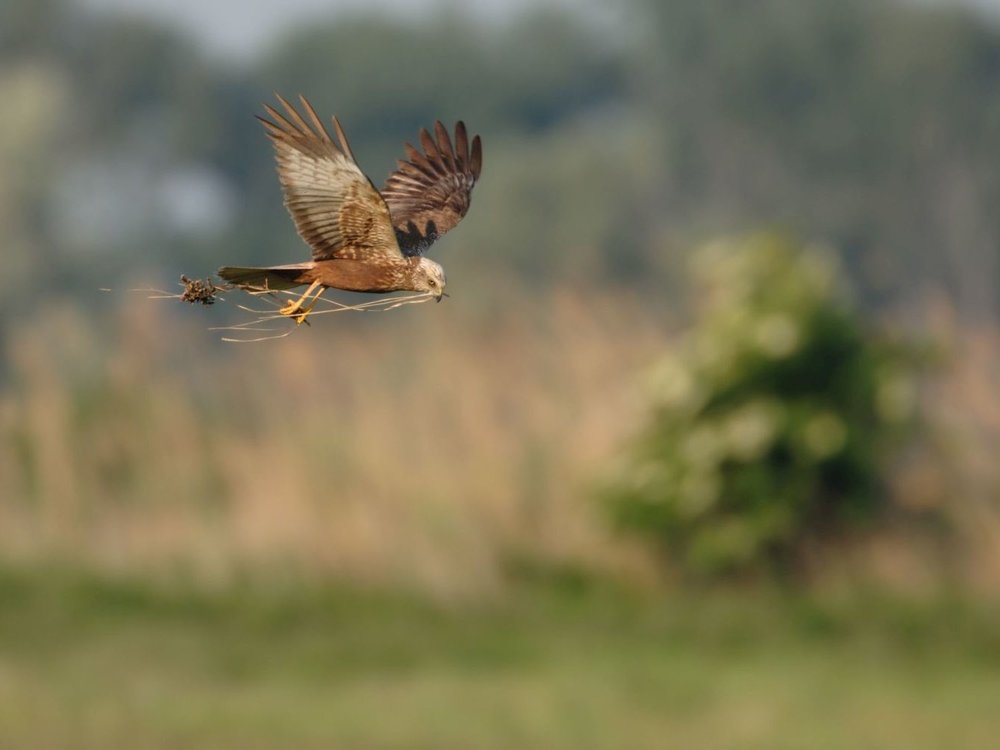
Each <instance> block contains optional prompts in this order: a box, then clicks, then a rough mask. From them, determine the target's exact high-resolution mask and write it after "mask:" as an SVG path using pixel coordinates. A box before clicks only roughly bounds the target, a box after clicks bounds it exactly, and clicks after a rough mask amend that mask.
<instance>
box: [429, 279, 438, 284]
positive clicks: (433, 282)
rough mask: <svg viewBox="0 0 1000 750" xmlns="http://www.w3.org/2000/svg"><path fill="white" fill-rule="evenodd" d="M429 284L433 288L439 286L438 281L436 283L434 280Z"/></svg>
mask: <svg viewBox="0 0 1000 750" xmlns="http://www.w3.org/2000/svg"><path fill="white" fill-rule="evenodd" d="M429 283H430V285H431V286H437V285H438V283H437V282H436V281H434V279H431V280H430V282H429Z"/></svg>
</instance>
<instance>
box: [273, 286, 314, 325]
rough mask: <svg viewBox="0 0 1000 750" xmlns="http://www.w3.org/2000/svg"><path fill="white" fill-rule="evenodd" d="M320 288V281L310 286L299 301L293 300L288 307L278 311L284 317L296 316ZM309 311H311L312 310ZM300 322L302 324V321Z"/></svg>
mask: <svg viewBox="0 0 1000 750" xmlns="http://www.w3.org/2000/svg"><path fill="white" fill-rule="evenodd" d="M318 286H320V283H319V282H318V281H314V282H313V283H312V284H310V285H309V288H308V289H306V291H305V292H304V293H303V294H302V296H301V297H299V298H298V299H294V300H291V301H290V302H289V303H288V304H287V305H285V306H284V307H283V308H281V309H280V310H278V312H279V313H281V314H282V315H295V313H297V312H298V311H299V310H301V309H302V305H304V304H305V303H306V300H307V299H308V298H309V295H311V294H312V293H313V292H314V291H316V287H318ZM322 293H323V292H320V294H322ZM309 309H310V310H311V309H312V308H309ZM303 320H305V318H303ZM299 322H300V323H301V322H302V321H299Z"/></svg>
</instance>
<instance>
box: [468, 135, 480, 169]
mask: <svg viewBox="0 0 1000 750" xmlns="http://www.w3.org/2000/svg"><path fill="white" fill-rule="evenodd" d="M470 169H471V170H472V176H473V177H475V178H476V179H477V180H478V179H479V173H480V172H482V170H483V142H482V140H481V139H480V138H479V136H478V135H477V136H476V137H475V138H473V139H472V159H471V163H470Z"/></svg>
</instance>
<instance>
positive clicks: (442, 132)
mask: <svg viewBox="0 0 1000 750" xmlns="http://www.w3.org/2000/svg"><path fill="white" fill-rule="evenodd" d="M434 135H436V136H437V145H438V151H440V152H441V158H442V160H443V161H444V162H445V164H446V165H447V166H449V167H450V168H451V169H454V168H455V149H454V148H453V147H452V145H451V138H450V137H449V136H448V130H447V129H446V128H445V126H444V124H442V122H441V121H440V120H437V121H435V122H434Z"/></svg>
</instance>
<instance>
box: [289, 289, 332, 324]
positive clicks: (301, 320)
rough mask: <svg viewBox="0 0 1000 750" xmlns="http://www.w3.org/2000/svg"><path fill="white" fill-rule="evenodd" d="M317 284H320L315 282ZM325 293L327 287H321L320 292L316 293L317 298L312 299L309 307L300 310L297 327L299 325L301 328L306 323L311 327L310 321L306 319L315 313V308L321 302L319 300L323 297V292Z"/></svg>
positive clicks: (296, 318)
mask: <svg viewBox="0 0 1000 750" xmlns="http://www.w3.org/2000/svg"><path fill="white" fill-rule="evenodd" d="M315 283H317V284H318V283H319V282H315ZM311 288H312V287H310V289H311ZM325 291H326V287H323V286H321V287H320V288H319V291H318V292H316V296H314V297H313V298H312V300H311V303H310V305H309V307H306V308H301V309H300V311H299V312H298V313H297V314H296V315H295V325H299V326H300V325H302V324H303V323H305V324H306V325H309V321H308V320H306V318H308V317H309V313H311V312H312V311H313V308H314V307H316V303H317V302H319V298H320V297H322V296H323V292H325Z"/></svg>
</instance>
